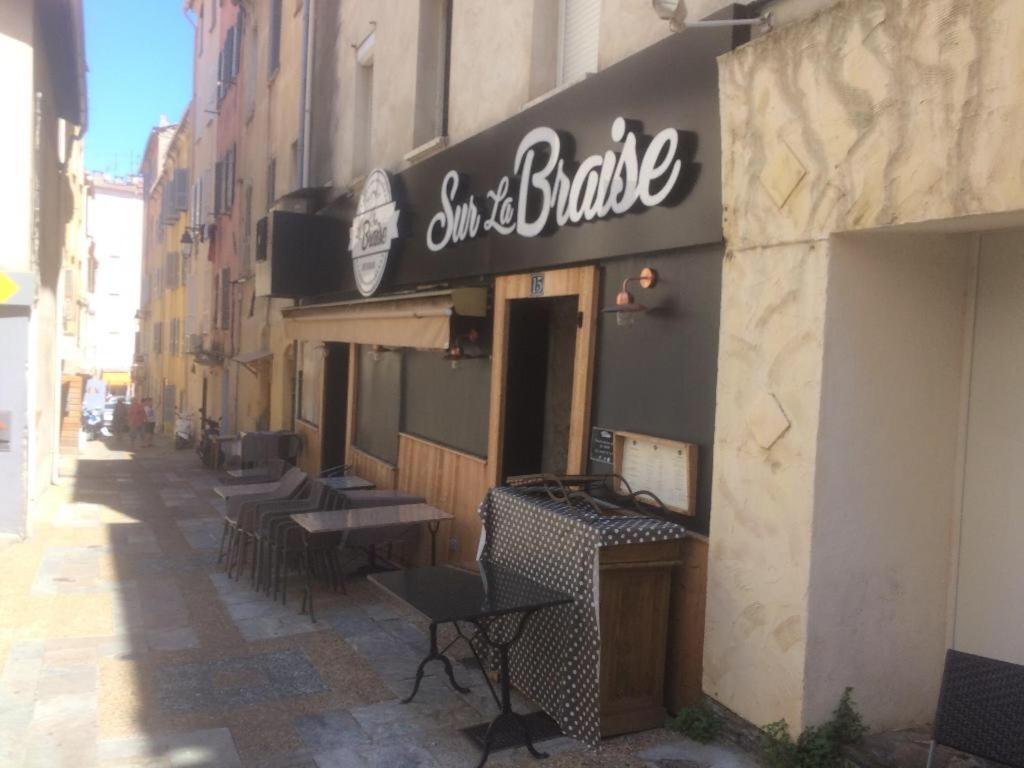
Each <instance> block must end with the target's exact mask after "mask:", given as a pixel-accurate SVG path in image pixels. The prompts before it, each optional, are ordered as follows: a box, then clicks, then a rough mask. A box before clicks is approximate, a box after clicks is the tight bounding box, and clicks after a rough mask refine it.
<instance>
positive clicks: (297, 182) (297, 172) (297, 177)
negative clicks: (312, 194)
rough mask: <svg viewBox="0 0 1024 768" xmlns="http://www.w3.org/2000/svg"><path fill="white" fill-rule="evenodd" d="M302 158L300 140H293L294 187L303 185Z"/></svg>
mask: <svg viewBox="0 0 1024 768" xmlns="http://www.w3.org/2000/svg"><path fill="white" fill-rule="evenodd" d="M301 164H302V160H301V159H300V158H299V140H298V139H296V140H295V141H293V142H292V189H298V188H299V187H301V186H302V169H301V168H300V167H299V166H300V165H301Z"/></svg>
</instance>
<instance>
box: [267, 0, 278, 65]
mask: <svg viewBox="0 0 1024 768" xmlns="http://www.w3.org/2000/svg"><path fill="white" fill-rule="evenodd" d="M269 32H270V40H269V42H268V45H267V77H268V78H269V77H270V76H271V75H273V74H274V73H275V72H276V71H277V66H278V63H279V58H280V53H281V0H270V30H269Z"/></svg>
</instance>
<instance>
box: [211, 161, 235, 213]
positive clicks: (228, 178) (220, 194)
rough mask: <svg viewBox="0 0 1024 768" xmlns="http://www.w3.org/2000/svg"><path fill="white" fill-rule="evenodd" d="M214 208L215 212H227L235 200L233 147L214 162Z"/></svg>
mask: <svg viewBox="0 0 1024 768" xmlns="http://www.w3.org/2000/svg"><path fill="white" fill-rule="evenodd" d="M213 197H214V209H215V211H216V213H218V214H221V213H227V212H228V211H230V210H231V206H232V205H234V202H235V147H234V145H232V146H231V149H229V150H228V151H227V153H226V154H225V155H224V159H223V160H220V161H219V162H217V163H215V164H214V192H213Z"/></svg>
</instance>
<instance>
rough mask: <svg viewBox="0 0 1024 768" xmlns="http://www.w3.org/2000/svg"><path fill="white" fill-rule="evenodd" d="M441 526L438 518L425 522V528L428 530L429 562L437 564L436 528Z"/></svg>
mask: <svg viewBox="0 0 1024 768" xmlns="http://www.w3.org/2000/svg"><path fill="white" fill-rule="evenodd" d="M440 527H441V521H440V520H432V521H430V522H429V523H427V530H428V531H430V564H431V565H437V529H438V528H440Z"/></svg>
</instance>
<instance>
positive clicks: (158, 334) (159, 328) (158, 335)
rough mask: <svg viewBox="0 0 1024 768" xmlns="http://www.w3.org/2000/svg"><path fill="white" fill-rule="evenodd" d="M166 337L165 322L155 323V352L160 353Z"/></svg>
mask: <svg viewBox="0 0 1024 768" xmlns="http://www.w3.org/2000/svg"><path fill="white" fill-rule="evenodd" d="M163 337H164V324H163V323H153V353H154V354H156V355H159V354H160V353H161V352H162V351H163V349H162V346H163V345H162V343H161V342H163Z"/></svg>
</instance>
